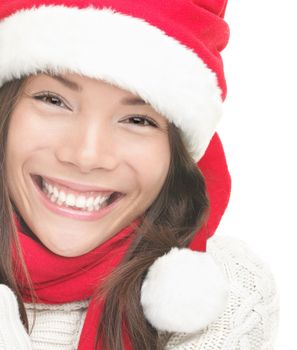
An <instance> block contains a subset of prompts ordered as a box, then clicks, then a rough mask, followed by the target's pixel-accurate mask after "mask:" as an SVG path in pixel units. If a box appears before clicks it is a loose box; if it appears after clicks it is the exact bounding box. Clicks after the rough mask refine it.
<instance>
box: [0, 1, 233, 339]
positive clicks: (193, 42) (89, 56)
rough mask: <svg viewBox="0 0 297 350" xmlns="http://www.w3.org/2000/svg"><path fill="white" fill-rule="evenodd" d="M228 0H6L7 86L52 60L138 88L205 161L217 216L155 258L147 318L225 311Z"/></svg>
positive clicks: (181, 319) (188, 319) (50, 67)
mask: <svg viewBox="0 0 297 350" xmlns="http://www.w3.org/2000/svg"><path fill="white" fill-rule="evenodd" d="M226 4H227V0H216V1H213V0H170V1H160V0H137V1H135V0H93V1H91V0H89V1H84V0H44V1H42V0H14V1H5V2H1V3H0V53H1V54H0V87H1V86H2V85H3V84H4V83H5V82H7V81H10V80H12V79H14V78H20V77H22V76H26V75H29V74H36V73H37V72H40V71H43V70H46V71H51V72H52V73H57V74H59V73H63V72H72V73H78V74H81V75H84V76H87V77H91V78H96V79H102V80H104V81H106V82H109V83H111V84H114V85H116V86H118V87H120V88H123V89H126V90H129V91H131V92H132V93H134V94H136V95H138V96H140V97H141V98H142V99H143V100H145V101H146V102H148V103H150V104H151V106H152V107H153V108H154V109H155V110H156V111H157V112H159V113H160V114H162V115H164V116H165V117H167V118H168V120H169V121H171V122H174V124H175V125H176V126H177V127H179V128H180V129H181V130H182V131H183V134H184V136H185V138H184V139H185V141H186V145H187V147H188V150H189V152H190V154H191V155H192V157H193V160H194V161H195V162H197V165H198V166H199V168H200V170H201V171H202V173H203V175H204V177H205V180H206V185H207V190H208V195H209V197H210V204H211V210H210V216H209V219H208V221H207V223H206V225H205V226H204V227H203V228H202V229H201V230H199V232H197V234H196V236H195V237H194V239H193V240H192V243H191V245H190V246H189V247H188V248H183V249H178V248H173V249H172V250H171V251H170V252H169V253H168V254H165V255H164V256H162V257H160V258H158V259H157V260H156V261H155V262H154V264H153V265H152V266H151V268H150V269H149V271H148V274H147V276H146V279H145V281H144V283H143V286H142V291H141V302H142V306H143V310H144V313H145V316H146V317H147V319H148V321H149V322H150V323H151V324H152V325H153V326H154V327H156V328H157V329H159V330H168V331H183V332H192V331H195V330H199V329H201V328H203V327H205V326H206V325H207V324H208V323H210V322H212V321H213V320H215V319H216V318H217V317H218V316H219V315H220V314H221V313H222V311H223V309H224V307H225V304H226V301H227V298H228V283H227V281H226V280H225V278H224V277H223V272H222V271H221V269H220V267H219V266H218V265H217V264H216V263H215V262H214V260H213V259H212V258H211V257H210V256H209V254H208V253H207V252H206V242H207V239H208V238H209V237H210V236H211V235H212V234H213V233H214V231H215V230H216V228H217V226H218V224H219V222H220V219H221V217H222V215H223V213H224V211H225V208H226V206H227V203H228V200H229V195H230V186H231V183H230V176H229V172H228V168H227V164H226V159H225V155H224V151H223V147H222V144H221V142H220V139H219V137H218V135H217V133H216V129H217V126H218V123H219V121H220V120H221V117H222V103H223V101H224V99H225V96H226V83H225V78H224V72H223V63H222V59H221V55H220V51H221V50H222V49H223V48H224V47H225V46H226V44H227V42H228V39H229V28H228V25H227V24H226V22H225V21H224V19H223V17H224V14H225V9H226Z"/></svg>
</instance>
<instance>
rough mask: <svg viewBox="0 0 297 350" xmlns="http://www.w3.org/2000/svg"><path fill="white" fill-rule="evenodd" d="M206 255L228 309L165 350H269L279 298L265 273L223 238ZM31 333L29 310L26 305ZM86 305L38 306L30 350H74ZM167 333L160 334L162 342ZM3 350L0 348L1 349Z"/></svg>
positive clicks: (244, 249)
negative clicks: (225, 287)
mask: <svg viewBox="0 0 297 350" xmlns="http://www.w3.org/2000/svg"><path fill="white" fill-rule="evenodd" d="M208 249H209V252H210V254H211V255H212V256H213V257H214V259H215V260H216V261H217V263H218V264H219V265H220V266H221V267H222V268H223V270H224V273H225V275H226V276H227V277H228V279H229V280H230V283H231V293H230V297H229V301H228V305H227V308H226V310H225V312H224V313H223V314H222V316H221V317H219V318H218V320H217V321H215V322H213V323H211V324H210V325H209V326H208V327H206V328H205V329H204V330H202V331H200V332H197V333H193V334H186V333H174V334H173V335H172V336H171V337H170V339H169V341H168V343H167V344H166V346H165V348H164V349H165V350H272V349H273V342H274V340H275V335H276V333H277V328H278V316H279V296H278V291H277V289H276V286H275V281H274V278H273V275H272V273H271V271H270V269H269V267H268V266H267V265H266V264H265V263H264V262H263V261H262V260H260V259H259V258H258V257H257V256H256V255H255V254H254V253H253V252H252V251H251V249H250V248H249V247H248V245H247V244H246V243H244V242H243V241H241V240H239V239H236V238H233V237H228V236H223V237H213V238H211V239H210V240H209V242H208ZM25 306H26V309H27V312H28V317H29V324H30V328H31V327H32V322H33V306H32V304H30V303H26V304H25ZM87 306H88V301H87V300H86V301H83V302H73V303H67V304H63V305H46V304H38V305H37V318H36V323H35V326H34V328H33V331H32V334H31V335H30V338H31V342H32V347H33V349H34V350H37V349H38V350H43V349H46V350H49V349H51V350H55V349H57V350H58V349H59V350H73V349H76V348H77V347H76V346H77V342H78V338H79V334H80V332H81V327H82V324H83V321H84V317H85V314H86V309H87ZM165 335H166V333H165V332H160V336H161V337H164V336H165ZM0 349H1V350H4V348H1V347H0Z"/></svg>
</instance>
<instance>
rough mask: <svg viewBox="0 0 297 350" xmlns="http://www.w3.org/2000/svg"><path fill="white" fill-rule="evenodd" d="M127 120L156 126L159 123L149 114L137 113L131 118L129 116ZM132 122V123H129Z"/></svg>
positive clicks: (141, 124)
mask: <svg viewBox="0 0 297 350" xmlns="http://www.w3.org/2000/svg"><path fill="white" fill-rule="evenodd" d="M126 120H133V124H135V125H140V126H152V127H154V128H157V127H158V125H157V123H156V122H154V121H153V120H152V119H151V118H150V117H149V116H147V115H140V114H135V115H133V116H132V117H130V118H127V119H126ZM129 124H131V123H129Z"/></svg>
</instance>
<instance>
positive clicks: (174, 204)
mask: <svg viewBox="0 0 297 350" xmlns="http://www.w3.org/2000/svg"><path fill="white" fill-rule="evenodd" d="M25 81H26V78H21V79H15V80H13V81H10V82H7V83H5V84H4V85H3V86H2V87H1V88H0V101H1V103H0V123H1V124H0V143H1V144H0V157H1V159H0V161H1V170H0V176H1V180H0V195H1V197H2V201H1V204H0V205H1V210H0V251H1V255H0V283H4V284H6V285H7V286H9V287H10V288H11V289H12V290H13V291H14V292H15V293H16V295H17V299H18V303H19V308H20V315H21V320H22V322H23V324H24V326H25V327H26V329H27V331H28V332H29V326H28V318H27V314H26V309H25V307H24V303H23V301H22V291H21V286H20V283H19V281H17V280H16V278H15V274H14V273H15V268H20V269H22V270H23V271H24V272H25V278H26V279H27V280H28V282H29V285H30V286H31V288H32V281H31V280H30V276H29V273H28V272H27V270H26V266H25V263H24V260H23V257H22V253H21V249H20V245H19V242H18V238H17V234H16V228H15V225H14V222H13V216H12V215H13V205H12V203H11V201H10V199H9V193H8V189H7V181H6V178H7V174H6V166H5V151H6V140H7V133H8V128H9V120H10V116H11V113H12V111H13V109H14V106H15V105H16V103H17V101H18V98H19V97H20V95H21V93H22V90H23V87H24V83H25ZM168 135H169V142H170V152H171V162H170V166H169V171H168V174H167V178H166V180H165V182H164V185H163V187H162V189H161V191H160V193H159V194H158V196H157V198H156V199H155V200H154V202H153V203H152V204H151V206H150V207H149V208H148V209H147V210H146V211H145V212H144V213H143V215H142V217H141V224H140V225H139V227H137V228H136V229H135V239H134V240H133V242H132V244H131V246H130V247H129V249H128V250H127V252H126V254H125V256H124V258H123V260H122V262H121V263H120V264H119V265H118V266H117V267H116V268H115V269H114V270H113V272H112V273H111V274H110V275H109V276H107V278H106V279H105V280H104V283H103V284H102V285H101V286H99V287H98V288H97V290H96V291H95V293H94V296H95V297H96V300H98V301H99V300H100V299H101V298H102V297H104V307H103V313H102V315H101V319H100V323H99V326H98V329H97V335H96V345H98V341H99V338H101V341H102V346H103V350H107V349H108V350H123V349H124V345H123V339H122V337H123V335H122V325H123V321H124V322H125V325H126V327H127V330H128V333H129V337H130V340H131V344H132V348H133V349H134V350H140V349H141V350H146V349H147V350H151V349H156V350H161V349H163V348H164V345H165V344H166V342H167V341H168V339H169V337H170V335H171V333H167V332H161V333H162V334H161V333H158V331H157V330H156V329H155V328H154V327H153V326H152V325H150V323H149V322H148V321H147V320H146V318H145V317H144V314H143V310H142V306H141V303H140V292H141V285H142V282H143V280H144V278H145V276H146V273H147V270H148V268H149V267H150V265H152V263H153V262H154V261H155V260H156V259H157V258H158V257H160V256H162V255H163V254H165V253H166V252H168V251H169V250H170V249H171V248H172V247H186V246H188V245H189V243H190V242H191V240H192V238H193V236H194V235H195V233H196V232H197V230H199V229H200V228H201V227H202V225H203V224H204V223H205V222H206V219H207V216H208V212H209V199H208V196H207V193H206V185H205V181H204V177H203V175H202V173H201V172H200V170H199V169H198V167H197V166H196V164H195V162H194V161H193V159H192V157H191V155H190V153H189V152H188V150H187V148H186V141H185V140H184V135H183V133H182V132H181V131H180V129H179V128H177V127H176V126H175V125H174V124H173V123H168ZM12 245H15V246H16V249H17V254H18V255H19V256H20V258H21V259H20V261H21V264H20V266H19V267H15V266H14V265H13V259H12V253H11V250H12ZM31 297H32V300H33V303H34V302H36V300H37V297H36V294H35V292H34V290H33V288H32V290H31ZM34 321H35V318H34Z"/></svg>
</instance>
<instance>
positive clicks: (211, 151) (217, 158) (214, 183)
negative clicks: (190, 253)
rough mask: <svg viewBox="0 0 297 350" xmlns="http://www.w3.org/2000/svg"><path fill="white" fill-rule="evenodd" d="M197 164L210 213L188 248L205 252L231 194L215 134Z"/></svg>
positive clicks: (217, 138) (220, 147)
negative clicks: (203, 179)
mask: <svg viewBox="0 0 297 350" xmlns="http://www.w3.org/2000/svg"><path fill="white" fill-rule="evenodd" d="M197 164H198V167H199V169H200V170H201V172H202V174H203V175H204V178H205V182H206V189H207V193H208V197H209V201H210V213H209V218H208V220H207V222H206V224H205V225H204V226H203V227H202V228H201V229H200V230H199V231H197V233H196V235H195V237H194V238H193V239H192V241H191V243H190V245H189V248H191V249H193V250H197V251H201V252H205V251H206V249H207V248H206V243H207V240H208V238H210V237H211V236H212V235H214V233H215V231H216V229H217V227H218V225H219V223H220V221H221V218H222V216H223V214H224V212H225V210H226V208H227V206H228V202H229V199H230V194H231V176H230V173H229V170H228V165H227V161H226V157H225V152H224V149H223V145H222V143H221V140H220V138H219V135H218V134H217V133H215V134H214V136H213V138H212V139H211V141H210V143H209V145H208V147H207V150H206V152H205V153H204V156H203V157H202V158H201V159H200V160H199V162H198V163H197Z"/></svg>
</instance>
